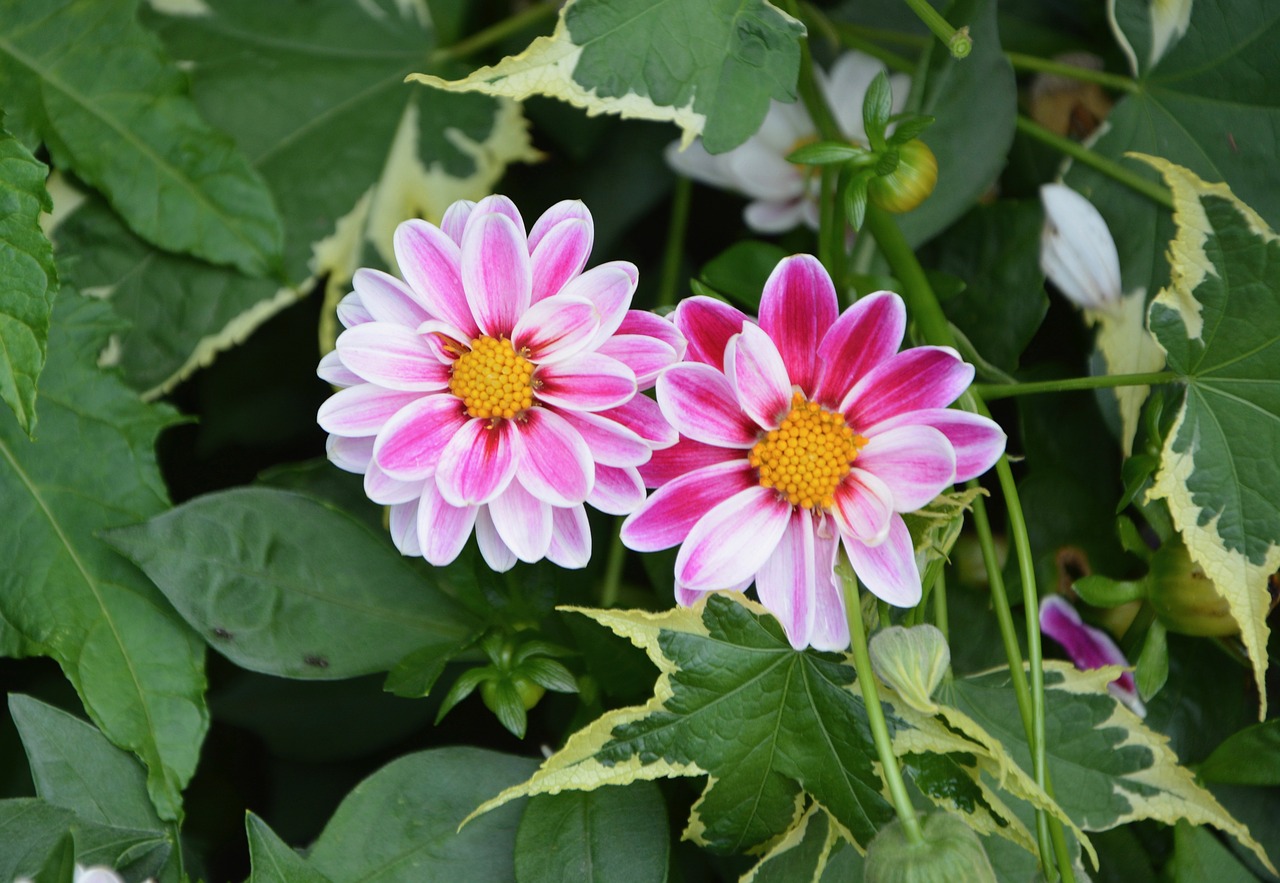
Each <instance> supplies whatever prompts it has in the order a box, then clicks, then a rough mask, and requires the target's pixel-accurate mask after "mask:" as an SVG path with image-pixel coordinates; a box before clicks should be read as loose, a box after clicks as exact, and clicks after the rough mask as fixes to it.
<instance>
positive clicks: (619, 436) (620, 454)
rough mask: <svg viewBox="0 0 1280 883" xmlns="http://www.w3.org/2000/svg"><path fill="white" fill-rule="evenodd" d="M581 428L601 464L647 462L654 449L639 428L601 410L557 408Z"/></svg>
mask: <svg viewBox="0 0 1280 883" xmlns="http://www.w3.org/2000/svg"><path fill="white" fill-rule="evenodd" d="M556 413H557V414H559V415H560V416H561V417H563V418H564V419H565V420H567V421H568V422H569V425H570V426H572V427H573V428H574V429H576V430H577V431H578V434H579V435H581V436H582V438H583V440H584V441H585V442H586V443H587V447H588V448H590V449H591V457H592V459H594V460H595V461H596V463H598V464H600V465H601V466H639V465H640V464H641V463H646V462H648V460H649V457H650V456H651V454H652V449H651V448H650V447H649V445H648V444H647V443H646V442H645V440H644V439H642V438H641V437H640V436H638V435H636V433H635V432H633V431H632V430H630V429H628V428H627V427H625V426H623V425H622V424H620V423H618V422H616V421H613V420H610V419H609V418H608V417H604V416H601V415H600V414H588V413H586V412H585V411H556Z"/></svg>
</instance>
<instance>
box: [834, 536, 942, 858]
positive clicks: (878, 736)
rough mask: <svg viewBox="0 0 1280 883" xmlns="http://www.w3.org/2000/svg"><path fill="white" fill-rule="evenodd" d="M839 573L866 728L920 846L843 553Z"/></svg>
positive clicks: (910, 837)
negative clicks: (865, 711)
mask: <svg viewBox="0 0 1280 883" xmlns="http://www.w3.org/2000/svg"><path fill="white" fill-rule="evenodd" d="M836 573H838V574H839V575H840V584H841V587H842V591H843V594H844V610H845V618H846V619H848V620H849V640H850V649H851V650H852V651H853V667H854V670H855V671H856V672H857V673H858V686H859V687H860V688H861V689H862V700H863V705H864V706H865V707H866V709H867V724H868V725H869V726H870V727H871V739H872V741H874V742H875V744H876V754H877V755H878V756H879V758H880V767H881V770H882V771H883V772H884V779H885V783H886V784H887V785H888V786H889V795H890V797H892V798H893V808H894V811H895V812H897V814H898V820H899V821H900V822H901V823H902V829H903V831H904V832H905V833H906V837H907V842H908V843H911V844H912V845H914V846H919V845H921V844H923V843H924V835H923V834H922V833H921V832H920V820H919V819H918V818H917V817H916V810H915V807H913V806H912V805H911V798H910V797H908V796H907V786H906V783H905V782H903V780H902V769H901V768H900V767H899V766H898V758H897V757H896V756H895V755H894V753H893V741H892V739H891V738H890V736H889V725H888V724H887V723H886V722H885V719H884V709H883V708H881V707H880V690H879V688H878V687H877V686H876V676H875V672H874V671H873V670H872V668H871V654H870V652H869V651H868V649H867V633H866V629H864V628H863V627H862V603H861V600H860V599H859V597H858V581H857V578H856V577H854V575H853V568H852V567H851V566H850V565H849V561H848V559H847V558H845V556H844V552H841V553H840V561H839V563H838V564H836Z"/></svg>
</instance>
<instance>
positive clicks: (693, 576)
mask: <svg viewBox="0 0 1280 883" xmlns="http://www.w3.org/2000/svg"><path fill="white" fill-rule="evenodd" d="M672 484H674V482H673V483H672ZM667 487H671V485H667ZM790 521H791V506H789V505H788V504H787V503H786V502H783V501H781V500H779V499H778V495H777V493H775V492H774V491H772V490H770V489H768V488H763V487H759V486H756V487H753V488H748V489H747V490H745V491H740V492H739V493H737V494H734V495H733V496H732V497H730V498H729V499H727V500H725V501H724V502H723V503H720V504H718V505H716V506H715V507H714V508H712V510H711V511H710V512H708V513H707V514H706V515H703V516H702V517H701V518H699V519H698V521H697V523H695V524H694V525H693V529H692V530H690V531H689V536H687V537H686V538H685V541H684V542H683V543H682V544H681V545H680V551H679V552H677V553H676V579H678V580H679V581H680V582H681V583H683V584H684V585H685V586H686V587H687V588H690V589H703V590H707V589H717V588H725V587H727V586H730V585H733V584H734V583H738V582H741V581H742V580H744V579H747V578H748V577H750V576H752V575H754V574H756V573H758V572H759V570H760V568H761V567H762V566H764V563H765V561H767V560H768V558H769V556H770V555H772V554H773V550H774V549H775V548H777V546H778V542H779V541H780V540H781V539H782V535H783V533H784V532H785V531H786V529H787V525H788V524H789V523H790Z"/></svg>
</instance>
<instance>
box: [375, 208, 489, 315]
mask: <svg viewBox="0 0 1280 883" xmlns="http://www.w3.org/2000/svg"><path fill="white" fill-rule="evenodd" d="M394 247H395V253H396V263H397V264H399V265H400V274H401V275H402V276H404V280H405V281H406V282H408V283H409V285H410V287H412V288H413V290H414V291H416V292H418V294H419V295H421V297H422V302H423V303H424V304H426V307H427V309H428V310H429V311H430V312H431V314H432V315H433V316H435V317H436V318H437V319H443V320H444V321H446V322H448V323H449V324H450V325H453V326H454V327H456V328H458V329H460V330H461V331H462V332H463V333H464V334H466V335H467V337H468V338H472V337H475V335H476V332H477V326H476V320H475V319H474V318H473V317H472V315H471V308H470V307H469V306H467V297H466V294H465V293H464V291H463V288H462V251H461V249H460V248H459V247H458V243H456V242H454V241H453V240H452V239H450V238H449V237H448V236H446V235H445V233H444V231H442V230H440V229H439V228H438V227H436V226H434V225H432V224H428V223H427V222H426V221H420V220H417V219H413V220H409V221H405V222H404V223H403V224H401V225H400V226H399V227H397V228H396V232H395V236H394Z"/></svg>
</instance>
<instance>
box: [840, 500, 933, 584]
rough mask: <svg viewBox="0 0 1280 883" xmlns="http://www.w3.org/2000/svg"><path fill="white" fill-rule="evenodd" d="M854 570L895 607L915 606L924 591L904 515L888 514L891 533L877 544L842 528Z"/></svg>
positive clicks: (863, 582)
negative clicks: (849, 533)
mask: <svg viewBox="0 0 1280 883" xmlns="http://www.w3.org/2000/svg"><path fill="white" fill-rule="evenodd" d="M840 538H841V539H842V540H843V541H844V549H845V552H847V553H848V555H849V561H850V562H852V564H853V572H854V573H856V574H857V575H858V579H860V580H862V584H863V585H864V586H866V587H867V591H869V592H870V593H871V594H873V595H875V596H876V597H877V598H879V599H881V600H882V601H886V602H888V603H889V604H892V605H893V606H894V607H914V606H916V605H917V604H919V603H920V595H921V594H922V590H921V586H920V571H919V570H918V569H917V568H916V552H915V549H914V548H913V547H912V545H911V532H910V531H908V530H907V523H906V522H905V521H903V520H902V516H901V515H898V514H897V513H894V514H893V515H891V516H889V535H888V537H886V538H885V541H884V542H883V543H880V544H879V545H878V546H867V545H864V544H863V543H862V542H860V541H859V540H858V539H857V538H855V537H851V536H849V535H848V534H845V533H844V532H841V535H840Z"/></svg>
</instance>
